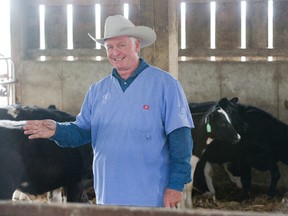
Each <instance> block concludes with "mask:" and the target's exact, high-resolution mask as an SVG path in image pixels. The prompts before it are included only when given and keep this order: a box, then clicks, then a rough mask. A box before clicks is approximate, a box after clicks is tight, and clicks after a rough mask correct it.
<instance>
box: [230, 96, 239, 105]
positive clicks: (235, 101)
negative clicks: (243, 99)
mask: <svg viewBox="0 0 288 216" xmlns="http://www.w3.org/2000/svg"><path fill="white" fill-rule="evenodd" d="M238 100H239V99H238V97H234V98H232V99H231V100H230V101H231V102H232V103H234V104H236V103H237V102H238Z"/></svg>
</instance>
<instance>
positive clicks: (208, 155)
mask: <svg viewBox="0 0 288 216" xmlns="http://www.w3.org/2000/svg"><path fill="white" fill-rule="evenodd" d="M237 107H238V112H239V115H240V116H241V118H242V119H243V120H244V121H245V122H246V123H247V124H248V128H247V130H245V131H239V133H240V135H241V141H240V142H239V143H237V144H236V145H231V144H230V143H225V142H219V141H216V142H212V143H211V145H209V146H208V147H207V149H206V150H205V152H204V154H203V155H202V156H203V157H202V156H201V158H200V162H199V164H202V167H201V169H200V170H202V171H203V169H204V165H203V164H205V163H206V162H207V161H208V162H212V163H219V164H222V163H225V162H230V166H233V167H234V168H235V167H236V168H237V170H238V172H239V175H240V178H241V184H242V187H243V190H242V194H241V197H240V199H245V198H248V197H249V191H250V187H251V178H252V176H251V168H255V169H257V170H259V171H270V173H271V182H270V186H269V190H268V192H267V194H268V195H269V196H274V195H275V194H276V191H277V182H278V180H279V179H280V172H279V169H278V165H277V163H278V162H279V161H281V162H283V163H284V164H287V165H288V135H287V134H288V125H287V124H285V123H284V122H282V121H280V120H278V119H277V118H275V117H274V116H272V115H271V114H269V113H267V112H265V111H264V110H262V109H260V108H257V107H255V106H246V105H243V104H237ZM219 152H221V154H219ZM201 160H202V162H201ZM202 176H203V175H202ZM195 177H197V176H195ZM205 178H206V179H207V176H205ZM210 178H211V176H210ZM202 179H203V178H202Z"/></svg>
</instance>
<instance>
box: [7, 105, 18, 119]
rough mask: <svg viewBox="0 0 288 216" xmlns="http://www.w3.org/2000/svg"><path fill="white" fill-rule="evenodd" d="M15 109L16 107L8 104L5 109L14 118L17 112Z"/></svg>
mask: <svg viewBox="0 0 288 216" xmlns="http://www.w3.org/2000/svg"><path fill="white" fill-rule="evenodd" d="M16 111H17V109H16V107H13V106H10V107H9V108H8V110H7V113H8V114H9V115H11V116H12V117H13V118H16V117H17V116H18V113H17V112H16Z"/></svg>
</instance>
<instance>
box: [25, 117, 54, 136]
mask: <svg viewBox="0 0 288 216" xmlns="http://www.w3.org/2000/svg"><path fill="white" fill-rule="evenodd" d="M23 130H24V134H26V135H29V136H28V138H29V139H37V138H50V137H52V136H53V135H54V134H55V131H56V122H55V121H53V120H31V121H26V124H25V125H24V127H23Z"/></svg>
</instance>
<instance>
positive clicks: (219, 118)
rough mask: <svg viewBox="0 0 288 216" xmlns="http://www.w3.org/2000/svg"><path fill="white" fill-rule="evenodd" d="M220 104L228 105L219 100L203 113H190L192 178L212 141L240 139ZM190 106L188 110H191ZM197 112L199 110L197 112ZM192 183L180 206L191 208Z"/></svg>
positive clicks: (224, 101)
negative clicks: (192, 143)
mask: <svg viewBox="0 0 288 216" xmlns="http://www.w3.org/2000/svg"><path fill="white" fill-rule="evenodd" d="M220 103H223V104H227V106H228V103H230V101H228V100H227V99H221V100H220V101H219V102H218V103H217V104H215V105H213V106H212V107H211V108H210V109H209V110H208V111H206V112H205V113H202V112H200V113H193V112H191V113H192V116H193V121H194V124H195V128H194V129H193V130H192V136H193V142H194V146H193V156H192V158H191V165H192V173H191V176H192V177H193V172H194V170H195V169H194V168H195V167H196V164H197V162H198V159H199V157H200V155H201V152H202V151H203V150H204V149H205V148H206V146H207V145H209V144H210V142H211V141H212V140H213V139H218V140H222V141H225V142H232V143H234V142H238V141H239V139H240V136H239V134H238V133H237V132H236V130H235V129H234V127H233V126H232V124H231V120H230V118H229V116H228V114H227V113H226V112H225V111H224V110H223V109H222V108H221V107H220V106H219V104H220ZM191 109H192V108H191V106H190V110H191ZM198 111H199V110H198ZM192 187H193V183H192V182H191V183H189V184H187V185H186V187H185V198H186V199H185V204H184V203H182V206H184V205H185V206H186V207H191V206H192V200H191V192H192Z"/></svg>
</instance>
